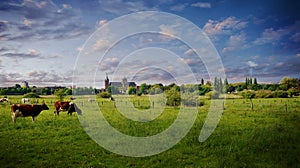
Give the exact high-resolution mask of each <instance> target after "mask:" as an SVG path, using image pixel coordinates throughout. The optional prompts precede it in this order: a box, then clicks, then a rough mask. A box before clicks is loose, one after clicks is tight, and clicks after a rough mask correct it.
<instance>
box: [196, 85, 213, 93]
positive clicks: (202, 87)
mask: <svg viewBox="0 0 300 168" xmlns="http://www.w3.org/2000/svg"><path fill="white" fill-rule="evenodd" d="M210 91H211V86H209V85H200V86H199V95H205V94H206V93H208V92H210Z"/></svg>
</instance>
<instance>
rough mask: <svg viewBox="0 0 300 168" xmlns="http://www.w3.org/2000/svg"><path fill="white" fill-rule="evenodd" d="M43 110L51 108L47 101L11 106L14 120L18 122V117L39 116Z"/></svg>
mask: <svg viewBox="0 0 300 168" xmlns="http://www.w3.org/2000/svg"><path fill="white" fill-rule="evenodd" d="M43 110H49V108H48V106H47V105H46V104H45V103H42V105H37V104H13V105H12V106H11V112H12V120H13V122H14V123H16V120H17V117H29V116H31V117H32V121H34V118H35V117H36V116H38V115H39V114H40V113H41V112H42V111H43Z"/></svg>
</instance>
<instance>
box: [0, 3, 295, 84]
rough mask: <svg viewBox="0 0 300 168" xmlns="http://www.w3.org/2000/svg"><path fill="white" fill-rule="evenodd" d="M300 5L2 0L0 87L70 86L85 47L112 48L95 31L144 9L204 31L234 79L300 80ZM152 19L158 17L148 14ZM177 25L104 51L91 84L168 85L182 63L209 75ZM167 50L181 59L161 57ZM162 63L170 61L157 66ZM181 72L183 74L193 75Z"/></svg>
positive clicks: (199, 74) (133, 37) (128, 39)
mask: <svg viewBox="0 0 300 168" xmlns="http://www.w3.org/2000/svg"><path fill="white" fill-rule="evenodd" d="M299 9H300V3H299V2H298V1H296V0H295V1H287V0H273V1H259V0H254V1H248V2H243V1H238V0H212V1H208V0H206V1H204V0H203V1H196V0H193V1H177V0H153V1H135V0H126V1H125V0H109V1H104V0H87V1H79V0H71V1H67V0H53V1H48V0H42V1H35V0H4V1H1V2H0V72H1V73H0V85H1V86H12V85H14V84H16V83H20V82H21V81H23V80H26V81H28V82H29V85H31V86H32V85H37V86H45V85H64V86H68V85H71V84H72V81H73V74H74V69H76V68H78V66H77V67H76V65H78V64H81V63H83V62H84V61H82V60H85V57H84V56H83V55H84V54H87V55H88V54H89V52H87V50H94V51H99V50H100V49H101V48H105V47H107V46H111V45H112V42H111V41H109V40H108V41H106V40H105V39H101V37H100V36H99V37H98V36H97V32H96V30H97V29H98V30H99V29H101V27H102V28H103V26H104V25H107V24H109V23H111V21H112V20H114V19H115V18H118V17H120V16H123V15H126V14H132V13H134V12H140V11H160V12H167V13H171V14H175V15H177V16H178V17H182V18H185V19H187V20H188V21H189V22H192V23H193V24H194V25H195V26H197V27H198V28H200V29H202V31H203V32H204V34H205V35H207V36H208V37H209V40H210V41H211V43H212V44H213V45H214V47H215V49H216V51H217V53H218V55H219V56H220V59H221V62H222V64H223V66H224V68H223V70H224V72H225V74H226V76H227V78H228V80H229V82H238V81H244V79H245V77H246V76H248V77H249V76H253V77H256V78H257V79H258V82H268V83H269V82H273V83H278V82H279V81H280V79H281V78H282V77H283V76H290V77H297V78H300V74H299V72H300V12H299ZM147 19H148V20H149V22H154V21H152V20H151V19H150V18H149V17H143V20H144V21H147ZM178 23H179V22H177V26H178ZM174 25H175V23H174ZM174 25H171V23H167V21H166V22H165V23H164V22H161V23H160V25H159V26H158V27H159V31H158V33H152V34H151V33H143V34H135V35H130V36H128V37H126V38H125V39H123V40H121V41H118V45H116V44H114V47H113V49H111V50H110V52H109V53H108V54H107V55H106V56H105V57H101V55H99V59H98V61H96V62H97V64H96V65H97V67H96V69H97V70H96V72H92V71H91V74H93V76H94V79H95V81H96V84H93V85H94V86H96V87H99V88H100V87H103V80H104V78H105V74H106V73H108V75H109V76H111V78H113V79H115V80H120V79H121V78H122V77H128V76H129V78H130V80H135V81H137V83H138V84H140V83H142V82H149V83H165V84H168V83H170V82H174V81H175V82H176V80H174V74H172V70H170V69H172V68H173V69H174V67H177V70H180V71H181V69H180V68H181V67H185V65H182V63H184V64H186V65H187V66H188V67H189V68H190V69H191V71H192V73H193V74H194V75H195V77H196V80H197V81H199V80H200V79H201V78H202V77H203V78H205V79H208V78H209V76H208V73H207V67H205V64H204V63H203V60H201V59H199V57H197V55H196V54H195V52H193V51H194V50H193V49H192V48H190V47H189V46H187V45H186V44H185V43H184V41H181V40H180V39H176V38H175V37H173V35H178V32H177V34H176V30H177V29H176V27H175V26H174ZM179 25H180V24H179ZM134 26H138V24H136V25H134ZM172 28H173V29H172ZM118 29H119V30H121V29H122V25H119V26H118ZM124 31H125V32H126V30H124ZM182 31H183V30H182ZM95 32H96V33H95ZM159 32H161V33H163V34H159ZM102 33H103V30H102ZM107 34H109V33H107ZM93 38H94V43H93V44H89V42H87V40H89V39H93ZM97 38H98V39H97ZM90 42H91V41H90ZM85 44H88V45H89V46H87V45H85ZM147 47H148V48H149V47H154V48H155V49H154V51H149V50H147ZM143 48H145V50H142V49H143ZM157 48H162V49H163V50H161V51H158V50H157ZM83 51H85V52H83ZM135 51H136V52H135ZM143 51H144V52H143ZM99 52H100V53H101V51H99ZM168 53H173V55H174V54H175V55H177V57H176V58H175V57H172V56H166V57H165V58H162V57H164V55H163V54H165V55H168ZM154 55H155V56H154ZM78 57H82V58H84V59H82V58H78ZM149 58H151V59H149ZM168 58H169V59H168ZM159 60H160V62H168V60H169V62H168V63H167V64H163V63H162V64H161V65H160V64H159ZM170 60H173V61H170ZM174 60H175V61H174ZM180 61H181V62H182V63H180ZM174 62H178V64H176V63H174ZM204 62H205V61H204ZM172 63H174V64H175V65H172ZM124 65H128V66H124ZM145 65H148V66H145ZM149 65H151V66H149ZM79 67H80V66H79ZM92 67H93V68H95V67H94V66H92ZM134 67H136V69H134ZM162 67H164V68H162ZM122 68H123V69H122ZM120 69H121V70H120ZM133 69H134V70H135V71H132V70H133ZM86 70H87V71H88V68H87V69H86ZM94 71H95V70H94ZM182 71H183V70H182ZM116 72H118V73H116ZM120 72H122V73H120ZM174 72H175V71H174ZM75 74H76V73H75ZM130 74H131V75H130ZM126 75H128V76H126ZM178 75H179V76H181V77H182V78H181V79H184V77H185V76H188V75H190V74H188V73H186V74H179V73H178ZM87 83H88V84H90V83H89V82H87Z"/></svg>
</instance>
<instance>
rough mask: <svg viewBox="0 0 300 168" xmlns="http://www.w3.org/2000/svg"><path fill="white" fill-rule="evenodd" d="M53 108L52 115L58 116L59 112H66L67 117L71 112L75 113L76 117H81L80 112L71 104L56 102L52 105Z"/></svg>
mask: <svg viewBox="0 0 300 168" xmlns="http://www.w3.org/2000/svg"><path fill="white" fill-rule="evenodd" d="M54 108H55V110H54V115H59V112H60V111H68V114H69V115H72V113H73V112H77V114H78V115H81V110H80V109H79V108H78V107H77V106H76V104H75V103H73V102H62V101H57V102H55V104H54Z"/></svg>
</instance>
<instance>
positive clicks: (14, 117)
mask: <svg viewBox="0 0 300 168" xmlns="http://www.w3.org/2000/svg"><path fill="white" fill-rule="evenodd" d="M11 118H12V121H13V122H14V123H16V121H17V116H16V114H15V113H13V114H12V116H11Z"/></svg>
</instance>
